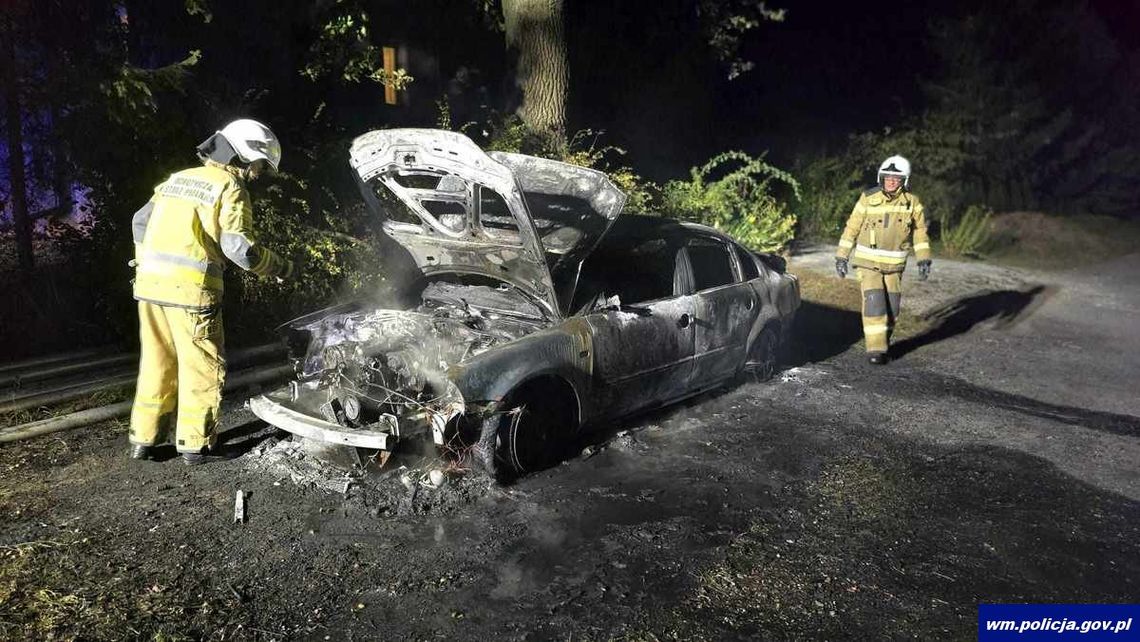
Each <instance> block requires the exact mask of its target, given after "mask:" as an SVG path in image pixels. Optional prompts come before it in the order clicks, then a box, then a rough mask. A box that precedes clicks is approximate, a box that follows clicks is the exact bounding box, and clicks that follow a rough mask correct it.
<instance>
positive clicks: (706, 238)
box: [251, 129, 800, 477]
mask: <svg viewBox="0 0 1140 642" xmlns="http://www.w3.org/2000/svg"><path fill="white" fill-rule="evenodd" d="M350 162H351V166H352V169H353V170H354V171H355V172H356V174H357V177H358V182H359V184H360V185H361V189H362V193H363V195H364V198H365V201H366V203H367V206H368V208H369V210H370V213H372V214H374V215H375V216H376V217H378V220H379V221H381V226H382V228H383V231H384V233H385V234H386V235H387V237H389V238H390V239H392V240H393V241H395V243H396V244H398V246H394V247H398V248H400V251H401V252H403V253H404V255H405V256H404V257H403V258H404V260H405V261H407V262H408V263H409V264H410V265H411V266H412V270H411V271H412V273H413V275H414V277H415V278H412V279H409V280H408V283H407V284H406V287H405V288H403V292H404V294H405V299H404V300H403V301H402V302H400V303H398V304H390V305H380V304H375V303H366V302H356V303H349V304H345V305H341V306H338V307H335V308H330V309H328V310H323V311H320V312H317V313H314V314H311V315H308V316H306V317H302V318H301V319H297V320H295V321H292V322H290V323H288V324H286V325H285V326H284V327H283V332H284V334H285V338H286V341H287V343H288V344H289V349H290V356H291V358H292V359H293V360H294V363H295V365H296V369H297V376H296V378H295V380H294V381H292V382H291V383H290V385H288V386H286V387H283V388H281V389H279V390H276V391H274V392H271V393H268V394H265V395H262V396H259V397H256V398H254V399H253V400H251V408H252V410H253V411H254V412H255V413H256V414H257V415H258V416H259V417H260V418H261V419H263V420H265V421H266V422H268V423H270V424H273V425H275V426H278V427H280V428H282V429H284V430H286V431H289V432H291V433H294V434H296V435H300V436H302V437H304V438H308V439H316V440H321V441H325V442H330V443H334V444H343V445H346V446H354V447H356V448H361V449H373V450H379V451H388V452H390V451H392V450H393V449H395V447H396V445H397V444H398V443H400V442H401V441H407V440H410V439H419V440H423V441H424V442H428V443H432V442H434V444H435V445H436V446H437V447H441V448H444V449H450V450H452V451H454V452H456V453H474V454H475V455H476V456H477V457H476V458H477V459H478V460H479V461H480V462H481V463H482V464H483V465H485V466H486V467H487V468H489V469H490V470H491V472H493V473H494V474H496V475H497V476H500V477H506V476H514V475H518V474H522V473H525V472H528V471H533V470H537V469H541V468H544V467H546V466H549V465H551V464H552V463H554V462H556V461H557V460H558V459H559V458H560V457H561V456H562V455H563V453H564V452H565V449H566V447H567V446H568V445H570V444H572V443H574V441H575V438H576V437H577V436H578V434H579V431H581V430H583V429H584V428H586V427H590V426H597V425H599V424H602V423H604V422H606V421H608V420H612V419H615V418H617V417H621V416H624V415H628V414H631V413H634V412H638V411H643V410H647V409H650V408H653V407H657V406H661V405H664V404H668V403H671V402H675V401H677V400H679V399H682V398H685V397H688V396H691V395H695V394H698V393H700V392H702V391H705V390H708V389H710V388H713V387H716V386H719V385H722V384H723V383H724V382H725V381H726V380H730V379H732V378H733V377H735V376H737V375H739V374H741V373H743V372H746V371H752V372H754V373H756V374H757V376H760V377H766V376H771V373H772V369H773V367H774V363H775V355H776V350H777V347H778V345H779V344H780V342H781V341H782V340H783V339H784V338H785V336H786V335H787V333H788V332H789V330H790V328H791V324H792V319H793V317H794V314H795V312H796V309H797V308H798V306H799V303H800V294H799V286H798V283H797V281H796V279H795V277H794V276H792V275H789V274H786V273H785V269H784V262H783V260H782V259H780V258H778V257H774V256H768V255H761V254H755V253H752V252H750V251H748V250H746V249H745V248H743V247H741V246H740V245H738V244H737V243H736V242H734V241H733V240H732V239H731V238H729V237H727V236H725V235H723V234H721V233H720V232H718V231H716V230H714V229H711V228H708V227H704V226H700V225H695V224H689V223H683V222H679V221H675V220H671V219H665V218H658V217H651V216H632V215H628V216H622V217H619V214H620V213H621V210H622V206H623V205H624V203H625V195H624V194H623V193H622V192H621V191H620V190H619V189H618V188H617V187H616V186H614V184H613V183H612V182H610V180H609V179H608V178H607V177H606V176H605V175H604V174H602V173H600V172H597V171H594V170H591V169H586V168H582V167H578V166H573V165H568V164H565V163H560V162H556V161H552V160H546V159H541V158H535V157H531V156H524V155H520V154H510V153H502V152H489V153H484V152H483V151H482V150H481V149H480V148H479V147H478V146H477V145H475V144H474V143H473V142H472V141H471V140H470V139H468V138H467V137H465V136H463V135H461V134H458V133H454V132H448V131H438V130H426V129H393V130H382V131H374V132H370V133H368V134H365V135H363V136H360V137H358V138H357V139H356V140H355V141H354V142H353V145H352V149H351V161H350Z"/></svg>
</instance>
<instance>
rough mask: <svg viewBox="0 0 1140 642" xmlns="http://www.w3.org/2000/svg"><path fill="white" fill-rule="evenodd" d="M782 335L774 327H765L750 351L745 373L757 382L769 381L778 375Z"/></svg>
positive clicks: (745, 364)
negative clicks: (777, 365)
mask: <svg viewBox="0 0 1140 642" xmlns="http://www.w3.org/2000/svg"><path fill="white" fill-rule="evenodd" d="M779 345H780V335H779V334H778V333H777V332H776V328H775V327H774V326H772V325H767V326H764V329H763V330H761V331H760V334H759V336H757V337H756V339H755V340H754V341H753V342H752V347H751V349H749V350H748V360H747V361H745V362H744V371H745V372H746V373H748V374H749V375H750V376H751V377H752V378H753V379H755V380H756V381H768V380H770V379H771V378H772V376H773V375H775V374H776V363H777V348H778V347H779Z"/></svg>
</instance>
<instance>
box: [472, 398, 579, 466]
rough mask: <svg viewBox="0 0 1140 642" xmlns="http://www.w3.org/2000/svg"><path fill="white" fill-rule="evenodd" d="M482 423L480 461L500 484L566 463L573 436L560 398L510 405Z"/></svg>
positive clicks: (566, 410) (567, 413) (568, 413)
mask: <svg viewBox="0 0 1140 642" xmlns="http://www.w3.org/2000/svg"><path fill="white" fill-rule="evenodd" d="M505 407H506V408H507V409H506V410H504V411H503V412H500V413H498V414H497V415H495V416H493V417H489V418H488V419H486V420H485V421H484V423H483V434H482V435H481V436H480V440H479V441H480V449H479V451H480V459H481V460H482V462H483V465H484V468H486V469H487V472H489V473H490V474H491V475H492V476H493V477H495V479H497V480H499V481H510V480H513V479H515V478H517V477H520V476H522V475H525V474H527V473H533V472H536V471H539V470H543V469H546V468H549V467H551V466H553V465H555V464H557V463H558V462H559V461H561V460H562V459H563V457H564V456H565V455H566V452H567V447H568V446H569V441H570V436H571V435H572V434H573V426H572V425H571V418H572V417H573V416H574V415H573V414H572V413H571V412H568V408H567V407H566V401H565V400H564V399H562V398H560V397H558V396H555V397H554V398H552V399H549V398H548V399H543V400H542V404H541V405H538V404H529V403H526V402H518V403H513V402H512V403H508V404H506V405H505Z"/></svg>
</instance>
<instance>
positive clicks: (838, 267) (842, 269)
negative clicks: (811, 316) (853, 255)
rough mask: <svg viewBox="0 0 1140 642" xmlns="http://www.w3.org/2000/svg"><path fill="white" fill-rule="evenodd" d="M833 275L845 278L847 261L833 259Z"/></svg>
mask: <svg viewBox="0 0 1140 642" xmlns="http://www.w3.org/2000/svg"><path fill="white" fill-rule="evenodd" d="M927 262H928V263H929V261H927ZM835 273H836V274H838V275H839V278H841V279H845V278H847V259H835Z"/></svg>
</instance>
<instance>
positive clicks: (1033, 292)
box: [891, 285, 1056, 359]
mask: <svg viewBox="0 0 1140 642" xmlns="http://www.w3.org/2000/svg"><path fill="white" fill-rule="evenodd" d="M1055 292H1056V290H1055V289H1054V288H1047V287H1045V286H1044V285H1037V286H1034V287H1032V288H1029V289H1027V290H999V291H996V292H986V293H984V294H978V295H975V296H970V297H966V298H964V299H959V300H957V301H954V302H952V303H947V304H946V305H944V306H942V307H941V308H938V309H936V310H934V311H933V312H931V313H929V314H927V315H926V320H927V321H929V322H933V323H934V324H935V325H934V327H932V328H931V329H929V330H927V331H926V332H923V333H922V334H920V335H918V336H915V337H911V338H909V339H904V340H902V341H900V342H898V343H897V344H895V345H894V346H892V347H891V354H892V355H894V357H895V358H896V359H897V358H898V357H902V356H904V355H906V354H909V353H910V352H912V351H914V350H917V349H918V348H921V347H923V346H926V345H930V344H933V343H938V342H939V341H944V340H946V339H950V338H952V337H956V336H958V335H960V334H965V333H967V332H969V331H970V330H972V329H973V328H974V327H975V326H977V325H979V324H981V323H984V322H987V321H992V322H993V324H994V328H996V329H1004V328H1008V327H1010V326H1012V325H1014V324H1015V323H1017V321H1018V320H1020V319H1023V318H1025V317H1026V316H1028V315H1029V314H1030V313H1031V312H1032V311H1033V310H1036V309H1037V308H1038V307H1039V306H1040V305H1041V304H1042V303H1044V302H1045V301H1047V300H1048V299H1049V298H1050V297H1051V296H1053V294H1054V293H1055Z"/></svg>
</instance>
